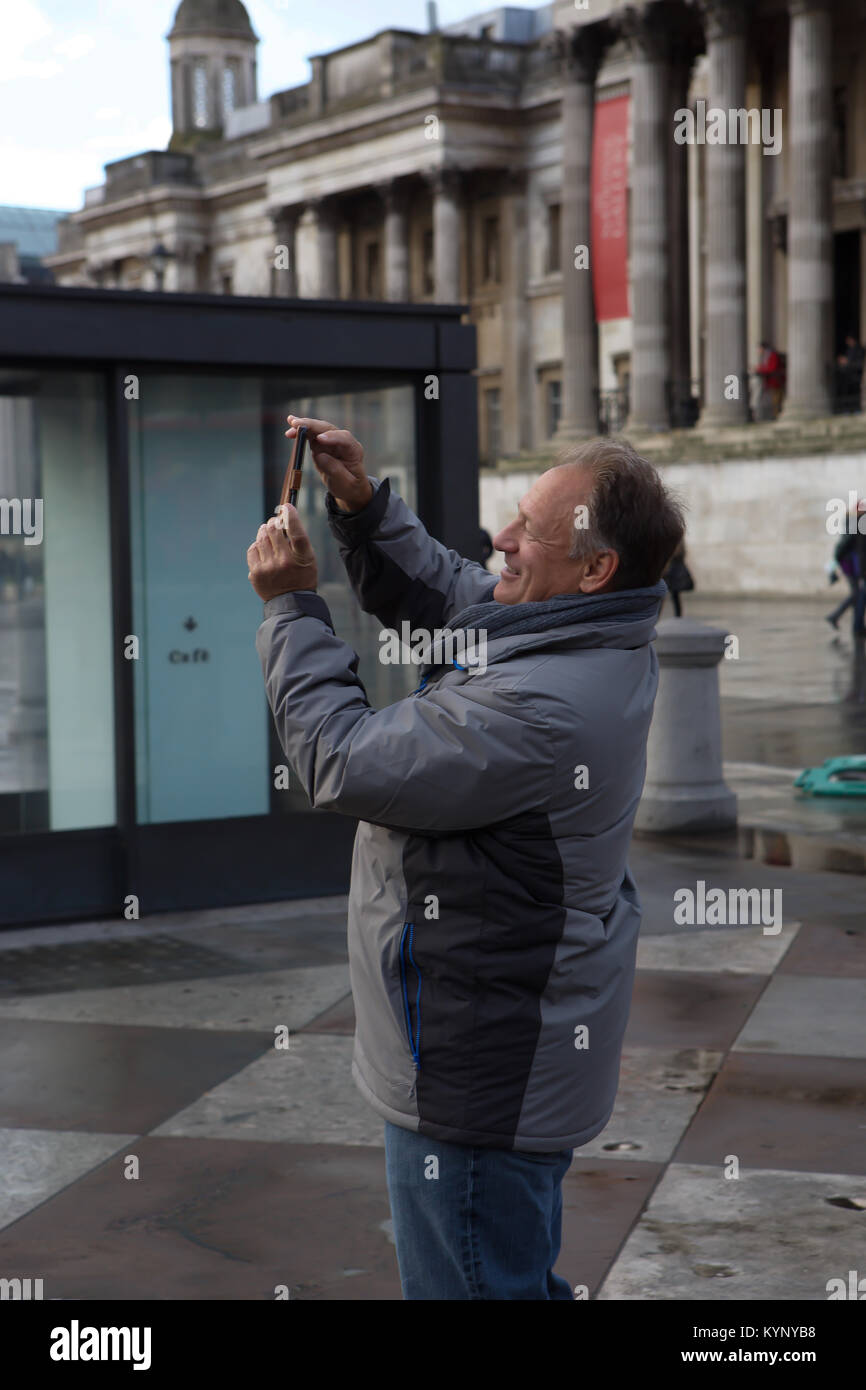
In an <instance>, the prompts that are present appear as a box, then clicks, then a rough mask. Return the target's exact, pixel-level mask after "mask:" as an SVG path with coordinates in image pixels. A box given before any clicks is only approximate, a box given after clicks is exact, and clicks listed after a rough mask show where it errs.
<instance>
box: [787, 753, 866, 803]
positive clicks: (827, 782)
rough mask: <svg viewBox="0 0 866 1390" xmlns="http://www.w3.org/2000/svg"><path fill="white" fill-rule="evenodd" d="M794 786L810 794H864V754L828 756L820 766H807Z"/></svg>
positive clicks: (865, 770)
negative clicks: (842, 756)
mask: <svg viewBox="0 0 866 1390" xmlns="http://www.w3.org/2000/svg"><path fill="white" fill-rule="evenodd" d="M794 786H795V787H802V789H803V791H805V792H808V793H809V794H810V796H866V754H857V755H856V756H854V757H850V758H828V759H827V761H826V762H825V763H824V764H823V765H822V766H821V767H807V768H806V769H805V770H804V771H803V772H801V773H800V775H799V777H797V778H796V779H795V781H794Z"/></svg>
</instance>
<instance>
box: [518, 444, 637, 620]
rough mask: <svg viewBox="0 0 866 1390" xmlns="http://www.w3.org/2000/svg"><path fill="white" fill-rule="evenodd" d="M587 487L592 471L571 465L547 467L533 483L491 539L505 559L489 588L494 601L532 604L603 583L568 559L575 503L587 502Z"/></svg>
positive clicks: (591, 590) (581, 563)
mask: <svg viewBox="0 0 866 1390" xmlns="http://www.w3.org/2000/svg"><path fill="white" fill-rule="evenodd" d="M591 489H592V475H591V473H589V472H588V471H586V470H584V469H576V468H551V469H549V470H548V471H547V472H546V473H542V475H541V477H540V478H538V479H537V480H536V482H534V483H533V485H532V487H531V488H530V489H529V491H528V492H527V494H526V496H525V497H524V498H522V500H521V502H520V506H519V507H518V511H517V516H516V517H515V519H514V520H513V521H512V522H510V523H509V525H508V526H506V527H505V528H504V530H502V531H500V532H499V534H498V535H497V536H494V538H493V546H494V549H495V550H502V551H504V552H505V562H506V563H505V565H504V567H503V570H502V573H501V575H500V578H499V583H498V584H497V585H496V588H495V589H494V590H493V598H494V599H495V600H496V602H497V603H535V602H537V601H538V600H540V599H546V598H553V596H554V595H555V594H568V593H576V592H578V591H580V592H586V593H594V592H598V591H599V589H600V588H601V587H603V584H604V582H605V580H606V576H605V575H604V574H601V575H600V576H599V575H598V574H596V573H595V571H594V570H592V569H591V568H590V567H589V566H587V564H586V563H585V562H584V561H582V560H569V558H568V551H569V547H570V546H571V542H572V537H573V535H574V521H575V515H576V513H575V508H576V507H578V506H585V505H587V504H588V502H589V496H590V492H591ZM577 515H580V513H578V514H577ZM607 553H608V554H610V552H607ZM615 568H616V566H615V565H614V569H615ZM588 569H590V573H589V574H587V571H588Z"/></svg>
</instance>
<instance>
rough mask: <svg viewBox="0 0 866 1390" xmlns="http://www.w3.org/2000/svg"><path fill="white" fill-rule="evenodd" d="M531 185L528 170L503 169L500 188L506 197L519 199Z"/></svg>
mask: <svg viewBox="0 0 866 1390" xmlns="http://www.w3.org/2000/svg"><path fill="white" fill-rule="evenodd" d="M528 184H529V170H528V169H503V170H502V173H501V176H500V180H499V188H500V191H501V192H502V193H503V195H504V196H505V197H519V196H520V195H521V194H524V193H525V192H526V189H527V186H528Z"/></svg>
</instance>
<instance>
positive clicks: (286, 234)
mask: <svg viewBox="0 0 866 1390" xmlns="http://www.w3.org/2000/svg"><path fill="white" fill-rule="evenodd" d="M302 211H303V209H302V208H301V207H298V206H292V207H275V208H269V209H268V215H269V217H270V219H271V222H272V224H273V228H274V244H273V248H272V250H271V253H270V263H271V267H272V270H273V274H272V276H271V285H272V294H274V295H275V296H277V297H279V298H287V299H296V298H297V297H298V294H299V289H298V254H297V244H296V236H297V230H298V222H299V220H300V217H301V213H302ZM283 247H285V250H282V249H281V248H283ZM286 261H288V265H284V262H286Z"/></svg>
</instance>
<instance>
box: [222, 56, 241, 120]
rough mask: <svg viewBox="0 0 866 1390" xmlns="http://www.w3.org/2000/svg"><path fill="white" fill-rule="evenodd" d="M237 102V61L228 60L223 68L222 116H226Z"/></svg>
mask: <svg viewBox="0 0 866 1390" xmlns="http://www.w3.org/2000/svg"><path fill="white" fill-rule="evenodd" d="M237 104H238V72H237V63H235V62H229V63H227V64H226V66H225V67H224V68H223V116H228V115H230V114H231V112H232V111H234V109H235V107H236V106H237Z"/></svg>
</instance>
